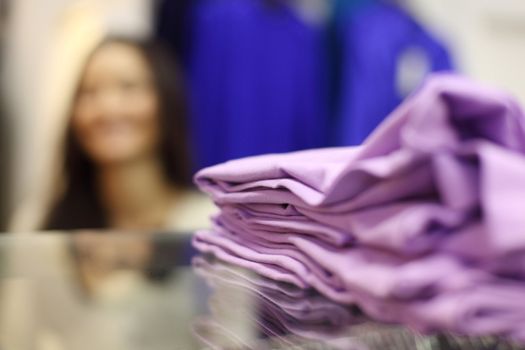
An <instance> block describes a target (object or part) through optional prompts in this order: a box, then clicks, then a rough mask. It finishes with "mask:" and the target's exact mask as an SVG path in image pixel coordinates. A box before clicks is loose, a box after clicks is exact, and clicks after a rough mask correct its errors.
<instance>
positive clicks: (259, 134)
mask: <svg viewBox="0 0 525 350" xmlns="http://www.w3.org/2000/svg"><path fill="white" fill-rule="evenodd" d="M193 11H194V17H193V19H192V23H193V30H192V38H193V48H192V50H191V52H190V56H189V70H190V73H189V75H190V79H189V80H190V84H191V96H190V97H191V109H192V111H191V127H192V140H193V141H194V144H193V147H194V149H195V152H196V163H197V167H198V168H199V167H204V166H208V165H212V164H216V163H220V162H223V161H226V160H229V159H233V158H239V157H243V156H249V155H256V154H261V153H272V152H285V151H291V150H299V149H306V148H313V147H319V146H323V145H324V144H325V143H326V133H327V126H326V122H327V121H326V111H325V105H326V98H325V96H324V95H325V93H326V89H325V88H324V86H325V83H324V81H325V74H324V69H325V67H326V64H325V60H324V50H323V45H324V40H323V38H324V30H323V29H322V28H321V27H319V26H315V25H313V24H311V23H306V22H304V21H303V20H301V19H300V18H299V17H298V16H297V15H296V13H295V12H294V11H292V10H291V9H290V8H288V7H287V5H286V4H285V2H279V1H268V0H220V1H216V0H203V1H201V2H200V3H199V4H197V5H195V8H194V9H193Z"/></svg>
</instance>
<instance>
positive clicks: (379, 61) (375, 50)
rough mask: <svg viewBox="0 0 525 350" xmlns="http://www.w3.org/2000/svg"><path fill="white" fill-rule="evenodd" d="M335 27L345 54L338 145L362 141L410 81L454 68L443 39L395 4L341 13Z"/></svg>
mask: <svg viewBox="0 0 525 350" xmlns="http://www.w3.org/2000/svg"><path fill="white" fill-rule="evenodd" d="M336 33H337V35H338V40H339V41H340V45H341V47H340V49H339V50H340V52H341V55H342V56H341V58H340V60H341V72H340V77H339V89H340V91H339V95H338V103H337V107H336V123H335V132H334V133H335V135H336V136H335V137H336V140H337V144H338V145H356V144H360V143H361V142H363V140H364V139H365V138H366V137H367V136H368V135H369V134H370V132H371V131H373V130H374V128H375V127H376V126H377V125H378V124H379V123H381V121H382V120H383V119H384V118H385V117H386V116H387V115H388V114H389V113H390V112H391V111H392V110H393V109H394V108H395V107H397V106H398V105H399V103H400V102H401V101H402V99H403V98H404V97H405V95H406V94H408V93H409V92H410V85H411V84H412V88H415V87H416V86H417V83H418V82H421V80H422V79H423V78H424V75H425V74H427V73H430V72H434V71H442V70H450V69H452V63H451V59H450V57H449V54H448V52H447V50H446V49H445V47H444V46H443V44H441V43H440V42H439V41H438V40H436V39H435V38H433V37H432V36H431V35H430V34H429V33H427V32H426V31H425V29H424V28H423V27H421V26H420V25H419V24H418V23H417V22H416V21H415V20H414V19H413V18H412V17H411V16H410V15H409V14H408V13H406V12H405V11H403V10H402V9H400V8H399V7H397V6H395V5H391V4H386V3H381V2H376V3H373V4H367V5H366V6H361V7H360V8H359V9H357V10H356V9H354V8H350V9H349V13H347V14H344V13H339V14H338V16H337V23H336ZM418 75H420V76H418ZM407 81H408V83H407Z"/></svg>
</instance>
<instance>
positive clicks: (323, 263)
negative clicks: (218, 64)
mask: <svg viewBox="0 0 525 350" xmlns="http://www.w3.org/2000/svg"><path fill="white" fill-rule="evenodd" d="M524 179H525V114H524V113H523V111H522V110H521V108H520V106H519V105H518V104H517V103H516V102H515V101H514V100H513V99H512V97H510V96H508V95H507V94H506V93H503V92H501V91H499V90H496V89H492V88H490V87H486V86H483V85H480V84H477V83H474V82H472V81H470V80H468V79H466V78H463V77H459V76H455V75H451V74H440V75H434V76H432V77H431V78H430V79H428V80H427V82H426V83H425V84H424V85H423V86H422V87H421V88H420V90H419V91H418V92H417V93H415V94H414V95H413V96H411V97H410V98H408V99H407V100H406V101H405V102H404V103H403V104H402V105H401V106H400V107H399V108H398V109H397V110H395V111H394V112H393V113H392V114H391V115H390V116H389V117H388V118H387V119H386V120H385V121H384V122H383V124H381V125H380V126H379V127H378V128H377V129H376V131H375V132H374V133H373V134H372V135H371V136H370V137H369V138H368V139H367V140H366V141H365V143H364V144H363V145H361V146H357V147H351V148H332V149H319V150H309V151H302V152H296V153H289V154H273V155H264V156H258V157H252V158H246V159H240V160H234V161H230V162H227V163H224V164H220V165H217V166H213V167H210V168H207V169H204V170H202V171H200V172H199V173H198V174H197V175H196V177H195V181H196V183H197V185H198V186H199V187H200V188H201V189H202V190H203V191H204V192H206V193H208V194H209V195H210V196H211V197H212V199H213V200H214V201H215V202H216V203H217V204H218V205H219V207H220V208H221V212H220V214H219V215H218V216H217V217H215V218H214V228H213V230H212V231H203V232H198V233H197V234H196V235H195V238H194V244H195V246H196V247H197V248H198V249H199V250H201V251H204V252H209V253H213V254H215V255H217V256H218V257H219V258H221V259H223V260H226V261H228V262H231V263H234V264H238V265H241V266H244V267H247V268H250V269H252V270H255V271H257V272H258V273H260V274H262V275H264V276H267V277H269V278H274V279H277V280H281V281H286V282H289V283H294V284H296V285H297V286H299V287H302V288H308V287H312V286H313V287H314V288H316V289H318V290H319V291H320V292H321V293H323V294H325V295H326V296H328V297H330V298H332V299H334V300H337V301H340V302H345V303H356V304H358V305H359V306H361V307H362V308H363V309H365V310H367V311H368V312H369V314H373V315H374V316H377V317H380V318H382V319H385V320H389V321H403V322H406V323H408V324H410V325H412V326H414V327H417V328H418V329H433V328H434V327H433V325H437V328H439V327H444V328H446V329H452V330H458V331H462V330H463V329H461V328H460V327H459V326H458V324H461V322H460V321H459V320H463V319H465V317H466V316H465V314H464V313H466V312H467V311H465V312H463V310H464V309H462V308H454V307H449V308H446V307H434V308H433V307H431V306H425V307H423V306H422V305H423V304H420V302H421V301H422V300H424V301H425V302H426V303H429V304H424V305H432V302H433V301H435V300H438V299H439V298H445V297H448V296H451V297H450V298H451V299H442V300H454V298H453V297H452V295H459V294H457V293H469V291H471V290H474V288H476V286H480V285H487V286H496V285H498V284H500V283H502V282H501V281H503V282H505V281H506V279H510V278H512V279H513V280H516V278H518V280H519V279H520V278H521V280H523V277H525V265H524V264H523V262H524V261H525V215H523V209H522V205H521V204H522V203H524V202H525V180H524ZM492 290H493V287H490V288H485V289H483V288H482V289H480V290H477V291H478V292H479V293H481V294H480V296H479V300H493V301H494V303H495V305H499V304H498V303H497V298H498V297H497V294H494V293H491V292H489V291H492ZM484 298H485V299H484ZM516 303H518V301H516ZM451 304H453V303H452V302H451ZM399 305H401V307H400V308H398V306H399ZM407 305H414V310H412V309H411V308H409V307H407ZM501 305H503V304H501ZM505 305H507V304H505ZM424 308H426V309H427V310H428V312H427V313H426V317H425V318H421V317H417V314H418V310H423V309H424ZM473 308H474V309H475V307H473ZM478 308H480V305H478ZM381 310H387V311H385V312H382V311H381ZM388 310H390V311H388ZM516 310H520V308H516ZM468 312H469V313H471V312H472V311H471V310H469V311H468ZM480 312H481V311H480ZM516 312H518V313H519V312H521V311H516ZM474 313H475V312H474ZM492 315H494V316H493V317H494V318H497V317H498V315H499V314H498V312H492ZM491 317H492V316H491ZM513 317H514V316H513ZM442 319H448V320H449V321H450V322H448V323H447V322H439V320H442ZM501 319H502V320H503V318H501ZM506 320H507V321H502V324H505V325H506V326H507V328H505V327H502V326H501V324H500V325H499V326H498V327H493V329H492V330H493V331H494V332H495V333H498V334H518V333H520V332H517V331H516V324H511V322H509V321H508V320H509V319H506ZM474 324H476V323H474ZM494 324H496V323H494ZM427 326H428V327H427ZM447 327H448V328H447ZM504 329H505V330H504ZM476 330H483V332H488V333H490V327H482V326H473V327H471V328H468V329H467V331H468V332H470V333H473V334H476V333H478V332H476ZM511 330H512V331H511ZM523 333H524V332H521V333H520V334H523ZM523 340H525V339H523Z"/></svg>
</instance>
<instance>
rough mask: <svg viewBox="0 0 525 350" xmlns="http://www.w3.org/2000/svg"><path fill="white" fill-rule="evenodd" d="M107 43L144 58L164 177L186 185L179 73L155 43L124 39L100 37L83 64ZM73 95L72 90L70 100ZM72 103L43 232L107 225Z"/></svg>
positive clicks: (183, 101) (182, 90)
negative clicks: (59, 185) (58, 186)
mask: <svg viewBox="0 0 525 350" xmlns="http://www.w3.org/2000/svg"><path fill="white" fill-rule="evenodd" d="M109 44H125V45H129V46H132V47H134V48H136V49H137V50H138V51H140V53H141V54H142V56H143V57H144V58H145V60H146V62H147V64H148V66H149V68H150V70H151V72H152V76H153V84H154V87H155V90H156V93H157V96H158V101H159V116H158V118H159V123H160V132H161V135H160V142H159V154H160V158H161V162H162V165H163V168H164V171H165V174H166V178H167V179H168V181H169V182H170V183H171V184H172V185H174V186H179V187H180V186H189V184H190V174H189V169H190V164H189V157H188V146H187V141H186V134H187V132H186V122H185V117H186V96H185V88H184V84H183V75H182V72H181V70H180V69H179V67H178V65H177V64H176V62H175V61H174V60H173V58H172V57H171V56H170V55H169V53H168V52H167V50H166V49H165V48H164V47H163V46H161V45H160V44H159V43H156V42H152V41H149V40H140V39H130V38H124V37H111V38H107V39H105V40H104V41H103V42H102V43H101V44H100V45H99V46H98V47H97V48H95V50H93V52H92V54H91V56H90V57H89V58H88V61H87V62H89V60H90V59H91V58H92V57H93V56H94V55H95V54H96V53H97V52H98V51H99V50H100V49H101V48H103V47H105V46H107V45H109ZM77 90H78V87H77ZM77 93H78V91H77V92H76V93H75V98H76V95H77ZM74 103H75V102H74V100H73V103H72V104H71V107H70V116H69V121H68V126H67V129H66V133H65V140H64V141H65V142H64V151H65V153H64V162H63V175H64V177H65V188H64V189H63V191H62V193H61V194H60V196H59V198H58V200H56V201H55V202H54V203H52V206H51V210H50V211H49V213H48V216H47V219H46V221H45V222H44V225H43V226H44V227H43V228H44V229H46V230H74V229H100V228H107V227H108V226H109V223H108V217H107V214H106V210H105V208H104V205H103V203H102V201H101V199H100V195H99V191H98V188H97V183H96V171H95V164H93V162H92V161H91V159H90V158H89V157H88V155H87V154H86V153H85V152H84V150H83V149H82V147H81V146H80V144H79V142H78V140H77V139H76V137H75V134H74V132H73V128H72V123H71V119H72V118H71V115H72V113H73V106H74Z"/></svg>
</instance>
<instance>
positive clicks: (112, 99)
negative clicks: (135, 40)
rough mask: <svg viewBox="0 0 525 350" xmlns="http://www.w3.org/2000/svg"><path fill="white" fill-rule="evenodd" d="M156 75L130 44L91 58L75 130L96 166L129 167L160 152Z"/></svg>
mask: <svg viewBox="0 0 525 350" xmlns="http://www.w3.org/2000/svg"><path fill="white" fill-rule="evenodd" d="M152 79H153V77H152V72H151V69H150V68H149V66H148V63H147V61H146V59H145V58H144V57H143V56H142V54H141V52H140V51H139V50H138V49H136V48H134V47H133V46H131V45H127V44H124V43H110V44H107V45H104V46H102V47H101V48H100V49H98V50H97V51H96V53H95V54H94V55H93V56H92V57H91V59H90V60H89V62H88V63H87V65H86V68H85V70H84V73H83V76H82V79H81V82H80V86H79V89H78V92H77V96H76V99H75V104H74V109H73V120H72V122H73V131H74V134H75V137H76V138H77V140H78V142H79V144H80V145H81V147H82V148H83V149H84V151H85V152H86V154H87V155H88V157H89V158H91V160H92V161H93V162H94V163H96V164H98V165H110V164H116V163H124V162H130V161H134V160H137V159H140V158H142V157H148V156H150V155H152V154H154V153H156V152H157V148H158V143H159V136H160V130H159V118H158V115H159V99H158V95H157V91H155V87H154V84H153V81H152Z"/></svg>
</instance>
